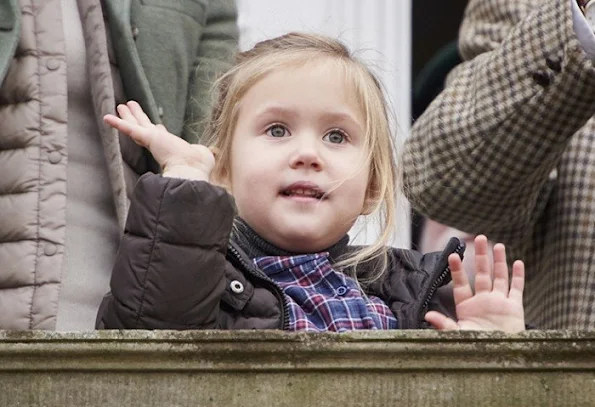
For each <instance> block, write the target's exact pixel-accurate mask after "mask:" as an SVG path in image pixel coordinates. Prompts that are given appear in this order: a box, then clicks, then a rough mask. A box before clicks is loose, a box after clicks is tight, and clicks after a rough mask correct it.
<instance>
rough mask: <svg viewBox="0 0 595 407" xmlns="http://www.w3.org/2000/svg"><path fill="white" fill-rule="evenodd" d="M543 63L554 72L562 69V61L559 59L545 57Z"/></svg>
mask: <svg viewBox="0 0 595 407" xmlns="http://www.w3.org/2000/svg"><path fill="white" fill-rule="evenodd" d="M545 64H546V65H547V67H548V68H550V69H551V70H552V71H554V72H560V71H562V63H561V62H560V60H559V59H554V58H550V57H547V58H546V59H545Z"/></svg>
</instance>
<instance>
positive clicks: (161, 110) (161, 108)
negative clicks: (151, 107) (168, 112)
mask: <svg viewBox="0 0 595 407" xmlns="http://www.w3.org/2000/svg"><path fill="white" fill-rule="evenodd" d="M157 114H158V115H159V118H160V119H163V116H164V115H165V112H164V111H163V107H162V106H157Z"/></svg>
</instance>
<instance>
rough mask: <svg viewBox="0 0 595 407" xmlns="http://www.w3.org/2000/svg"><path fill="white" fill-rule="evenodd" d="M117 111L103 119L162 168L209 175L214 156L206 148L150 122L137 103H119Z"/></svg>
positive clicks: (213, 164)
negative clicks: (130, 139)
mask: <svg viewBox="0 0 595 407" xmlns="http://www.w3.org/2000/svg"><path fill="white" fill-rule="evenodd" d="M118 113H119V114H120V117H117V116H114V115H106V116H105V117H104V121H105V122H106V123H107V124H109V125H110V126H112V127H114V128H116V129H118V130H119V131H120V132H122V133H123V134H126V135H128V136H129V137H130V138H132V140H134V142H135V143H137V144H138V145H140V146H143V147H145V148H147V149H148V150H149V151H150V152H151V154H152V155H153V157H154V158H155V160H156V161H157V162H158V163H159V165H160V166H161V167H162V168H172V167H176V166H184V167H191V168H193V169H195V170H198V171H200V172H201V173H204V174H205V178H208V175H209V174H210V172H211V171H212V169H213V167H214V166H215V157H214V155H213V153H212V152H211V150H209V149H208V148H207V147H205V146H203V145H195V144H190V143H188V142H186V141H185V140H183V139H182V138H180V137H177V136H175V135H173V134H171V133H170V132H168V131H167V129H166V128H165V127H164V126H162V125H160V124H158V125H155V124H153V123H152V122H151V120H150V119H149V118H148V117H147V115H146V114H145V112H144V111H143V110H142V108H141V107H140V105H139V104H138V103H136V102H128V103H127V104H126V105H119V106H118Z"/></svg>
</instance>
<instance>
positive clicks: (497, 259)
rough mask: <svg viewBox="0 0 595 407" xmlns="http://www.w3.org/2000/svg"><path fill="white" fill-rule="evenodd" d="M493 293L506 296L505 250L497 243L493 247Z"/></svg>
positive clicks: (506, 269)
mask: <svg viewBox="0 0 595 407" xmlns="http://www.w3.org/2000/svg"><path fill="white" fill-rule="evenodd" d="M494 291H500V292H501V293H502V294H504V295H505V296H507V295H508V291H509V288H508V264H506V248H505V247H504V245H503V244H501V243H498V244H496V245H495V246H494Z"/></svg>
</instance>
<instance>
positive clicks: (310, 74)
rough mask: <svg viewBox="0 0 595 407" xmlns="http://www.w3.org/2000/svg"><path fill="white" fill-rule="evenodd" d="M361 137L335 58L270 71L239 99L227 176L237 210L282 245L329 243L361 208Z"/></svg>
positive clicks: (305, 247)
mask: <svg viewBox="0 0 595 407" xmlns="http://www.w3.org/2000/svg"><path fill="white" fill-rule="evenodd" d="M364 137H365V125H364V120H363V117H362V113H361V112H360V109H359V108H358V105H357V101H356V97H355V92H354V91H353V89H352V87H351V86H350V85H349V84H347V83H346V82H345V80H344V79H343V75H342V74H341V70H340V69H338V68H337V67H336V66H335V65H333V64H329V63H328V62H322V63H321V62H318V63H308V64H306V65H303V66H300V67H295V68H294V67H288V68H281V69H277V70H275V71H273V72H272V73H270V74H268V75H267V76H266V77H264V79H262V80H260V81H259V82H257V83H256V84H255V85H254V86H253V87H252V88H250V89H249V90H248V92H247V93H246V94H245V95H244V97H243V98H242V99H241V101H240V109H239V115H238V120H237V123H236V128H235V131H234V134H233V142H232V147H231V174H232V175H231V180H230V187H231V191H232V194H233V196H234V198H235V200H236V204H237V207H238V214H239V215H240V216H241V217H242V218H243V219H244V220H245V221H246V222H247V223H248V224H249V225H250V226H251V227H252V228H253V229H254V230H255V231H256V232H257V233H258V234H260V235H261V236H262V237H263V238H265V239H266V240H268V241H269V242H271V243H273V244H275V245H277V246H278V247H280V248H283V249H285V250H289V251H296V252H315V251H319V250H323V249H325V248H327V247H329V246H331V245H333V244H334V243H336V242H337V241H338V240H340V239H341V238H342V237H343V236H344V235H345V234H346V233H347V232H348V231H349V229H350V228H351V226H352V225H353V223H354V222H355V220H356V218H357V217H358V216H359V215H360V214H361V213H362V212H363V210H364V204H365V200H366V190H367V185H368V176H369V172H370V166H369V164H368V163H367V162H366V153H367V152H366V151H365V146H364V142H365V139H364Z"/></svg>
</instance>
